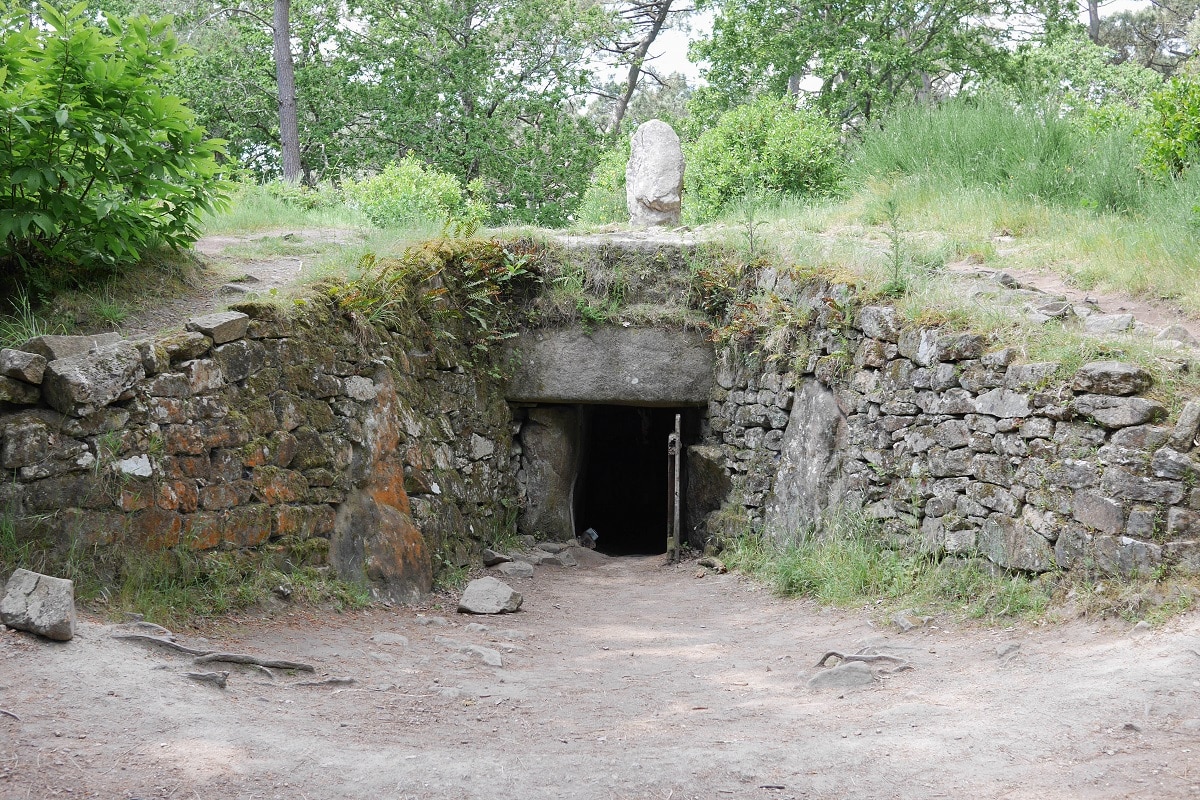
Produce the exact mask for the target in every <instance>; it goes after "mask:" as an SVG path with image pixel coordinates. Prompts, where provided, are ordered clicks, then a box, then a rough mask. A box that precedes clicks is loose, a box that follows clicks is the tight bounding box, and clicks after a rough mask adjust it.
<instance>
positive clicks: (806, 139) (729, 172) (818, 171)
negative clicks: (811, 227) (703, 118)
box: [684, 96, 843, 220]
mask: <svg viewBox="0 0 1200 800" xmlns="http://www.w3.org/2000/svg"><path fill="white" fill-rule="evenodd" d="M685 155H686V162H687V170H686V172H685V178H684V180H685V181H686V183H685V186H686V191H687V196H686V199H685V201H684V206H685V208H689V207H690V209H691V210H690V213H691V214H692V215H694V216H696V217H697V218H699V219H701V220H707V219H712V218H713V217H714V216H716V215H717V214H718V213H719V212H720V210H721V208H722V207H723V206H725V205H726V204H727V203H728V202H729V201H731V200H733V199H735V198H737V197H740V196H742V195H746V194H749V193H752V192H756V191H759V192H761V191H765V192H782V193H784V194H792V195H801V196H804V195H827V194H830V193H832V192H833V191H834V190H835V189H836V188H837V186H838V183H839V182H840V181H841V178H842V173H843V162H842V157H841V154H840V152H839V148H838V132H837V130H836V129H835V128H834V127H833V125H831V124H830V123H829V122H828V121H827V120H826V119H825V118H823V117H822V116H820V115H819V114H817V113H816V112H814V111H810V110H807V109H797V108H793V107H792V103H791V101H790V100H786V99H781V98H776V97H769V96H764V97H760V98H758V99H757V100H755V101H754V102H753V103H750V104H749V105H744V106H739V107H737V108H735V109H733V110H731V111H727V112H726V113H724V114H722V115H721V117H720V118H719V119H718V120H717V123H716V125H714V126H713V127H712V128H710V129H708V130H706V131H705V132H704V133H702V134H700V137H699V138H698V139H697V140H696V141H695V142H694V143H692V144H690V145H688V146H687V147H686V149H685Z"/></svg>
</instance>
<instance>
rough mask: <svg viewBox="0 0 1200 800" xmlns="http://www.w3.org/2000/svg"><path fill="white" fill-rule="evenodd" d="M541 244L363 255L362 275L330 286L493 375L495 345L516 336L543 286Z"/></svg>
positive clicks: (429, 247) (385, 321) (378, 318)
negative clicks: (382, 256)
mask: <svg viewBox="0 0 1200 800" xmlns="http://www.w3.org/2000/svg"><path fill="white" fill-rule="evenodd" d="M541 255H542V254H541V250H540V248H538V247H537V246H535V245H533V244H532V243H529V242H521V241H514V242H500V241H498V240H494V239H480V238H444V239H435V240H432V241H429V242H425V243H424V244H422V245H419V246H414V247H410V248H408V249H407V250H405V252H404V254H403V255H402V256H401V257H399V258H390V259H377V258H376V257H375V256H374V255H373V254H369V255H367V256H365V257H364V258H363V259H362V261H361V262H360V264H359V275H358V277H356V278H354V279H352V280H350V281H347V282H343V283H333V284H331V285H329V286H328V287H327V291H328V293H329V295H330V297H332V298H333V300H334V302H336V303H337V305H338V307H339V308H341V309H342V310H343V311H349V312H354V313H357V314H360V315H361V316H362V317H363V318H364V319H365V320H366V321H367V322H370V323H372V324H376V325H381V326H383V327H384V328H387V329H388V330H391V331H395V332H397V333H400V334H403V335H405V336H407V337H409V338H410V339H411V340H412V341H414V342H417V343H420V344H421V345H422V346H424V347H427V348H431V349H435V350H437V351H439V352H448V351H457V353H458V354H459V357H460V358H461V359H462V363H464V364H466V365H480V366H484V367H485V368H487V369H488V370H489V372H490V373H491V374H493V375H496V376H498V375H499V374H500V373H501V372H502V365H500V364H498V363H496V361H495V360H494V359H493V358H492V357H493V356H494V355H495V350H496V346H497V345H499V344H500V343H501V342H503V341H504V340H506V339H509V338H512V337H513V336H516V334H517V328H518V326H519V325H520V324H521V323H522V322H523V321H525V320H526V316H527V309H528V307H529V303H530V301H531V300H532V299H533V297H534V296H535V295H536V293H537V291H538V289H539V287H540V286H541V266H540V262H539V259H540V258H541Z"/></svg>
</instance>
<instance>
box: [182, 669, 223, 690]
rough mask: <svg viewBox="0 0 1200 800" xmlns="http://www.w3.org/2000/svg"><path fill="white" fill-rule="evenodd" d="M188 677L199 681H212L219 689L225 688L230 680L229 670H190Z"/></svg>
mask: <svg viewBox="0 0 1200 800" xmlns="http://www.w3.org/2000/svg"><path fill="white" fill-rule="evenodd" d="M186 674H187V677H189V678H191V679H192V680H194V681H197V682H199V683H211V684H212V685H213V686H216V687H217V688H218V689H224V688H225V684H226V682H228V681H229V673H228V672H188V673H186Z"/></svg>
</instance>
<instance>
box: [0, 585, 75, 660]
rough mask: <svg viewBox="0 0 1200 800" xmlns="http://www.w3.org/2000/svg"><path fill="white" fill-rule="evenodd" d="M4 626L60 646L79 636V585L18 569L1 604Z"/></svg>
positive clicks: (0, 620) (1, 617) (0, 616)
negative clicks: (77, 604)
mask: <svg viewBox="0 0 1200 800" xmlns="http://www.w3.org/2000/svg"><path fill="white" fill-rule="evenodd" d="M0 622H3V623H4V624H5V625H7V626H8V627H10V628H16V629H17V630H21V631H29V632H30V633H36V634H37V635H39V636H45V637H46V638H47V639H54V640H55V641H59V642H67V641H70V640H71V638H72V637H74V635H75V584H74V583H73V582H71V581H69V580H67V579H65V578H52V577H50V576H49V575H41V574H39V573H37V572H30V571H29V570H25V569H17V570H16V571H14V572H13V574H12V577H10V578H9V579H8V583H7V584H6V586H5V590H4V599H3V600H0Z"/></svg>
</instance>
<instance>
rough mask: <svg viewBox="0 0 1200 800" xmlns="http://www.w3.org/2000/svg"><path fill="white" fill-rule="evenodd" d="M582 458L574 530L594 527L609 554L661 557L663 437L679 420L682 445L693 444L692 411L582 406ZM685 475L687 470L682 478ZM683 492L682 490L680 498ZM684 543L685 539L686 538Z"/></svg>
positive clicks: (695, 421) (695, 413)
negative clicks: (654, 555) (680, 418)
mask: <svg viewBox="0 0 1200 800" xmlns="http://www.w3.org/2000/svg"><path fill="white" fill-rule="evenodd" d="M584 409H585V422H584V431H585V432H584V446H583V459H582V465H581V469H580V472H579V480H578V483H577V484H576V487H575V497H576V506H575V530H576V531H578V532H580V533H582V532H583V531H585V530H587V529H588V528H594V529H595V530H596V532H597V533H598V534H599V535H600V538H599V540H598V541H597V543H596V549H597V550H599V551H600V552H602V553H607V554H608V555H634V554H654V553H665V552H666V550H667V533H668V520H667V509H668V491H669V487H668V473H667V437H668V435H669V434H670V433H672V432H673V431H674V430H675V415H676V414H680V415H682V432H683V444H684V446H685V447H686V446H687V445H688V444H690V443H692V442H695V441H696V439H697V437H698V434H699V428H700V411H699V409H696V408H642V407H635V406H585V407H584ZM683 474H684V475H686V474H687V473H686V471H684V473H683ZM685 495H686V487H684V486H681V502H682V497H683V496H685ZM685 539H686V536H685Z"/></svg>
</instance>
